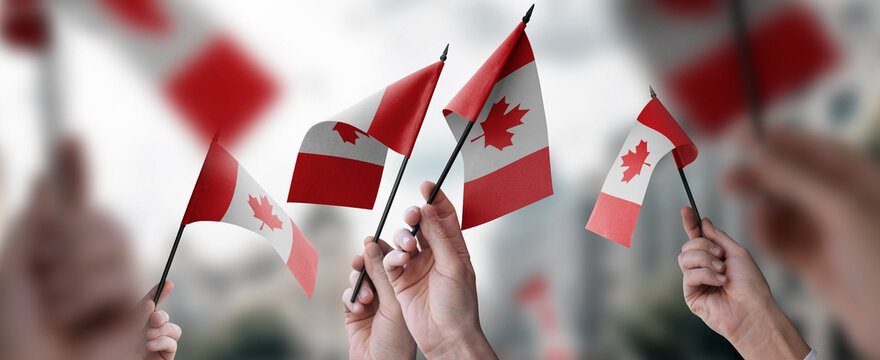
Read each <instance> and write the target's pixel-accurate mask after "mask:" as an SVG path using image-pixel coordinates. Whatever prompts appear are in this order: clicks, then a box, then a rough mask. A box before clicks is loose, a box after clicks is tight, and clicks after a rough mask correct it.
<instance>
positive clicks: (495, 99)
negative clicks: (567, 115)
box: [443, 23, 553, 229]
mask: <svg viewBox="0 0 880 360" xmlns="http://www.w3.org/2000/svg"><path fill="white" fill-rule="evenodd" d="M525 27H526V24H525V23H520V24H519V26H517V27H516V29H514V30H513V33H511V34H510V36H508V37H507V39H506V40H504V42H503V43H502V44H501V46H499V47H498V49H497V50H495V52H494V53H493V54H492V55H491V56H490V57H489V59H488V60H486V62H485V63H484V64H483V66H482V67H480V69H479V70H477V73H476V74H474V76H473V77H471V79H470V80H469V81H468V82H467V84H465V86H464V87H463V88H462V89H461V90H460V91H459V92H458V94H456V95H455V97H454V98H453V99H452V101H451V102H450V103H449V105H447V106H446V108H445V109H444V110H443V115H444V116H445V117H446V121H447V123H448V124H449V128H450V129H451V130H452V134H453V135H454V136H455V137H456V139H459V138H461V136H462V134H463V133H464V129H465V127H466V125H467V123H468V122H469V121H473V122H474V123H475V125H474V126H473V128H472V130H471V131H470V133H469V134H468V137H469V139H467V140H466V141H465V142H464V146H463V147H462V153H463V155H462V159H463V160H464V177H465V183H464V199H463V205H462V229H467V228H471V227H474V226H477V225H480V224H483V223H486V222H488V221H491V220H494V219H496V218H498V217H501V216H503V215H505V214H508V213H511V212H513V211H515V210H517V209H520V208H522V207H524V206H526V205H529V204H531V203H533V202H536V201H538V200H541V199H543V198H545V197H547V196H550V195H552V194H553V184H552V180H551V177H550V147H549V144H548V141H547V120H546V119H545V118H544V101H543V99H542V97H541V85H540V83H539V81H538V68H537V66H536V65H535V55H534V54H533V53H532V45H531V43H529V39H528V37H527V36H526V33H525Z"/></svg>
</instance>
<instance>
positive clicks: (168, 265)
mask: <svg viewBox="0 0 880 360" xmlns="http://www.w3.org/2000/svg"><path fill="white" fill-rule="evenodd" d="M185 227H186V225H184V224H180V228H179V229H177V237H175V238H174V245H172V246H171V254H168V261H167V262H165V271H163V272H162V279H161V280H159V287H158V288H156V296H153V303H154V304H156V305H157V306H158V305H159V296H161V295H162V289H163V288H165V279H166V278H168V271H170V270H171V263H172V262H174V254H176V253H177V245H179V244H180V237H181V236H182V235H183V228H185Z"/></svg>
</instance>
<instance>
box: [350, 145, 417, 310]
mask: <svg viewBox="0 0 880 360" xmlns="http://www.w3.org/2000/svg"><path fill="white" fill-rule="evenodd" d="M407 162H409V156H404V157H403V162H401V163H400V169H399V170H397V178H396V179H394V185H393V186H392V187H391V195H389V196H388V202H387V203H385V211H383V212H382V217H381V218H380V219H379V226H378V227H377V228H376V234H375V235H373V242H377V241H379V238H380V236H381V235H382V228H384V227H385V220H388V212H389V211H391V204H392V203H394V196H395V195H397V188H398V187H400V180H401V179H403V172H404V170H406V163H407ZM366 276H367V268H366V267H362V268H361V274H360V275H358V280H357V283H355V284H354V290H353V291H352V292H351V300H350V301H351V302H354V300H355V299H357V293H358V291H360V290H361V286H362V285H363V284H364V278H365V277H366Z"/></svg>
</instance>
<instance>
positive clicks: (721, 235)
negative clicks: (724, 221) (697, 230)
mask: <svg viewBox="0 0 880 360" xmlns="http://www.w3.org/2000/svg"><path fill="white" fill-rule="evenodd" d="M703 231H704V232H705V233H706V238H708V239H709V240H712V242H714V243H715V244H718V246H720V247H721V249H722V250H724V254H728V255H729V254H738V253H742V252H743V251H745V248H743V247H742V245H740V244H739V243H738V242H736V240H733V238H731V237H730V235H727V233H726V232H724V231H723V230H721V229H719V228H717V227H715V224H713V223H712V220H709V218H703Z"/></svg>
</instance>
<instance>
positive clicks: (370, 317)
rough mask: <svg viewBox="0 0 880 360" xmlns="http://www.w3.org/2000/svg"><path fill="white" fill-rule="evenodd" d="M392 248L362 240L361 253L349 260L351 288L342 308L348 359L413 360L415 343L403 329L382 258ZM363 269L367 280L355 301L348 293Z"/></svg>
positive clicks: (398, 304) (350, 289) (402, 322)
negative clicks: (362, 251)
mask: <svg viewBox="0 0 880 360" xmlns="http://www.w3.org/2000/svg"><path fill="white" fill-rule="evenodd" d="M390 251H391V246H390V245H388V244H387V243H385V242H384V241H382V240H379V241H378V242H377V243H373V237H372V236H370V237H367V238H366V239H364V253H363V254H360V255H355V257H354V258H353V259H352V260H351V267H352V269H353V270H352V272H351V276H350V277H349V282H350V283H351V286H352V287H350V288H348V289H345V291H344V292H343V293H342V303H343V304H344V305H345V330H346V331H347V332H348V346H349V351H348V352H349V358H350V359H371V360H378V359H415V358H416V343H415V341H413V338H412V335H410V333H409V330H408V329H407V328H406V323H405V322H404V320H403V313H401V310H400V303H398V302H397V298H396V297H395V296H394V289H393V288H392V287H391V282H390V280H389V279H388V275H386V274H385V268H384V267H383V265H382V259H383V258H384V256H385V254H387V253H389V252H390ZM364 267H366V269H367V275H369V278H365V279H364V283H363V285H362V286H361V288H360V291H358V296H357V298H356V299H355V301H354V302H353V303H352V302H351V301H349V300H351V292H352V291H353V290H352V288H353V287H354V284H355V282H357V279H358V276H359V275H360V270H361V269H363V268H364Z"/></svg>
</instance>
